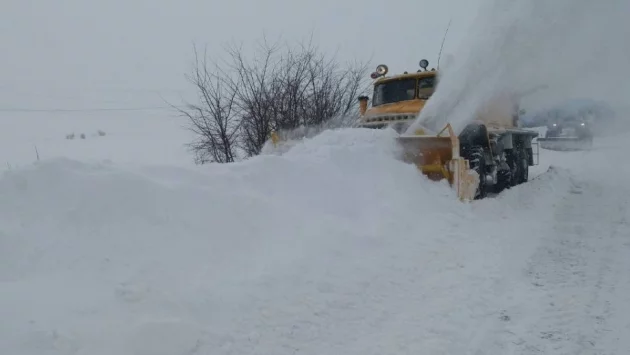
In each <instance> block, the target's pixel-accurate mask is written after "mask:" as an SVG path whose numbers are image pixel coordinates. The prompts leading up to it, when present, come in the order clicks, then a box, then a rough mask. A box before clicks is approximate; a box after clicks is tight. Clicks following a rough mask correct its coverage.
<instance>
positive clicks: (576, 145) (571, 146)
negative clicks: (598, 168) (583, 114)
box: [538, 137, 593, 151]
mask: <svg viewBox="0 0 630 355" xmlns="http://www.w3.org/2000/svg"><path fill="white" fill-rule="evenodd" d="M538 143H539V144H540V147H541V148H543V149H547V150H559V151H575V150H588V149H591V147H592V146H593V142H592V141H591V140H588V139H581V138H577V137H548V138H538Z"/></svg>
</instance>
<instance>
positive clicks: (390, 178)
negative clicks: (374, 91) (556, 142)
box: [0, 120, 630, 355]
mask: <svg viewBox="0 0 630 355" xmlns="http://www.w3.org/2000/svg"><path fill="white" fill-rule="evenodd" d="M70 123H72V125H69V123H68V122H65V123H63V121H56V122H55V123H54V124H52V123H51V124H49V125H48V127H47V128H46V126H44V125H42V124H39V125H33V122H25V121H17V120H16V121H13V122H10V123H6V122H5V124H6V127H5V128H7V129H3V130H2V132H0V133H1V134H2V140H1V142H2V145H3V146H2V147H3V149H2V154H3V156H2V158H3V159H4V160H6V161H7V162H8V163H10V165H11V168H10V169H9V168H7V171H6V172H5V174H4V176H3V177H2V178H1V179H0V319H2V322H0V350H1V353H2V354H5V353H6V354H23V355H30V354H37V355H40V354H64V355H65V354H81V355H87V354H90V355H106V354H107V355H109V354H117V355H127V354H129V355H132V354H133V355H162V354H164V355H167V354H168V355H173V354H239V355H241V354H318V355H319V354H348V355H350V354H357V355H358V354H361V355H367V354H375V355H376V354H379V355H380V354H579V353H583V354H627V353H629V352H630V339H628V337H627V336H625V335H627V334H628V332H629V331H630V306H629V305H630V302H629V301H630V258H628V257H627V255H628V253H630V227H629V226H630V224H629V221H628V219H629V217H630V214H629V213H630V210H629V206H628V203H629V202H628V201H630V188H629V187H628V185H627V181H628V178H630V168H629V167H628V166H627V164H625V163H624V162H625V159H624V156H623V151H622V150H620V149H618V148H619V147H623V146H624V144H625V140H623V139H621V138H619V139H617V140H611V141H606V142H600V141H596V145H597V147H596V149H594V150H593V151H590V152H568V153H560V152H549V151H545V150H540V153H541V155H540V165H538V166H537V167H535V169H534V172H535V173H536V174H535V175H536V176H535V178H533V179H532V181H530V182H529V183H527V184H525V185H521V186H518V187H516V188H513V189H511V190H509V191H506V192H504V193H502V194H500V195H499V196H497V197H495V198H490V199H486V200H482V201H475V202H474V203H470V204H464V203H459V202H458V201H456V199H455V198H454V196H453V193H452V191H451V190H450V189H449V188H448V187H447V186H445V185H443V184H439V183H432V182H428V181H427V180H426V179H424V177H423V176H421V175H420V174H419V173H418V172H417V171H416V169H415V168H414V167H412V166H410V165H406V164H404V163H402V162H399V161H397V160H395V159H394V158H393V157H394V154H395V151H396V146H395V145H394V144H393V141H392V135H391V132H389V131H377V130H340V131H335V132H324V133H322V134H321V135H319V136H317V137H315V138H313V139H310V140H307V141H305V142H304V143H303V144H298V145H296V146H295V147H294V148H293V149H292V150H290V151H289V152H288V153H286V154H284V155H282V156H275V155H267V156H260V157H257V158H254V159H251V160H249V161H246V162H242V163H238V164H233V165H208V166H201V167H198V166H193V165H192V164H190V161H191V160H190V156H189V155H187V154H186V153H185V150H183V149H184V148H183V147H182V145H183V144H185V143H186V142H187V141H186V139H185V138H186V134H185V133H182V132H179V131H177V128H176V127H175V126H174V125H173V122H170V121H169V122H166V121H164V122H161V123H155V122H153V123H152V126H151V129H147V128H146V127H139V128H138V127H136V126H134V125H133V124H131V123H128V125H129V126H125V125H124V124H122V123H121V124H119V125H118V126H116V127H114V126H106V125H105V123H104V122H94V124H92V125H89V126H88V125H87V124H86V125H84V126H80V127H79V123H78V122H70ZM84 123H85V122H83V123H81V124H84ZM146 126H148V125H146ZM50 127H55V128H54V130H53V129H52V128H50ZM71 127H72V128H71ZM99 129H100V130H103V131H105V132H106V135H105V136H98V134H97V135H96V136H95V137H91V136H89V137H86V139H85V140H81V139H76V138H75V139H74V140H66V139H65V134H66V133H71V132H72V131H74V132H75V133H77V135H78V134H80V132H85V133H86V134H87V135H90V134H92V133H96V131H97V130H99ZM622 138H623V137H622ZM35 145H36V146H37V147H38V151H39V154H40V157H41V160H40V161H39V162H37V163H36V164H33V161H34V160H35V158H34V157H35V153H34V150H32V149H33V148H32V147H33V146H35ZM11 149H16V151H15V154H12V152H11V151H10V150H11ZM180 163H181V164H180ZM186 164H189V165H188V166H186Z"/></svg>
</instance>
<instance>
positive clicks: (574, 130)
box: [538, 117, 593, 151]
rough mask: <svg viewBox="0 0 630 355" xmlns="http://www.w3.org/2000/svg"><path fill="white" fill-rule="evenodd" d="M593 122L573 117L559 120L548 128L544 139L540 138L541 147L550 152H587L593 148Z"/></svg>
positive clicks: (585, 118) (584, 118)
mask: <svg viewBox="0 0 630 355" xmlns="http://www.w3.org/2000/svg"><path fill="white" fill-rule="evenodd" d="M591 125H592V120H590V119H588V118H587V117H579V118H578V117H573V118H569V119H564V120H557V121H554V122H553V123H551V124H550V125H549V126H548V127H547V133H545V137H544V138H538V142H539V144H540V147H541V148H543V149H548V150H560V151H568V150H587V149H591V148H592V147H593V131H592V130H591Z"/></svg>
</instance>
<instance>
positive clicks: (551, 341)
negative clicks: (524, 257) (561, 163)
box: [508, 182, 630, 354]
mask: <svg viewBox="0 0 630 355" xmlns="http://www.w3.org/2000/svg"><path fill="white" fill-rule="evenodd" d="M621 192H623V193H621ZM628 196H630V191H616V190H614V189H612V188H611V186H606V185H603V184H601V183H597V182H589V183H584V184H582V186H581V188H579V189H574V190H572V193H571V194H569V195H568V196H567V197H566V198H565V199H564V200H563V201H562V203H560V204H559V206H558V208H557V210H556V215H555V218H556V224H555V226H554V228H553V229H552V230H550V231H549V234H548V235H547V236H544V237H543V243H542V244H541V246H540V247H539V248H538V250H537V251H536V252H535V253H534V255H533V256H532V259H531V261H530V265H529V267H528V268H527V270H526V271H527V274H528V275H529V279H530V281H531V287H530V292H528V293H533V294H534V295H535V297H536V299H537V301H536V302H533V303H527V304H525V305H521V306H520V309H521V316H522V321H524V322H522V321H521V323H518V322H515V324H513V325H510V327H509V328H508V329H509V332H510V333H511V334H513V336H512V340H511V343H512V346H511V347H512V351H511V353H515V354H626V353H630V348H628V347H627V344H626V345H622V344H620V343H619V340H620V339H621V337H619V336H616V335H615V333H617V334H619V335H621V334H623V332H624V329H626V331H627V329H628V328H627V327H628V324H630V321H629V320H628V316H629V315H630V314H628V312H627V310H624V308H625V307H626V304H627V303H626V302H627V301H626V300H624V299H623V298H624V297H625V298H626V299H627V298H628V296H625V295H627V294H628V292H627V291H628V290H629V289H627V288H617V287H616V285H619V284H622V283H623V282H625V284H624V285H626V286H627V285H629V284H630V283H629V282H628V279H629V277H630V262H629V261H627V260H628V257H627V255H628V252H630V247H629V245H628V237H629V236H630V233H629V232H630V230H629V229H628V224H627V215H628V212H629V211H628ZM624 291H625V293H624ZM620 296H622V297H620ZM524 302H526V301H524ZM612 322H616V324H617V326H616V328H612V327H611V324H612ZM613 350H619V351H613Z"/></svg>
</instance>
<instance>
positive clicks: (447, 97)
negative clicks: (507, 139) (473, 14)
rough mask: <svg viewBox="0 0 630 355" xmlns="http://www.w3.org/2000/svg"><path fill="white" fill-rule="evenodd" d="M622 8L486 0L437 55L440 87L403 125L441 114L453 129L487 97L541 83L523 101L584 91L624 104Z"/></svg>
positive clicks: (586, 1) (614, 0) (539, 103)
mask: <svg viewBox="0 0 630 355" xmlns="http://www.w3.org/2000/svg"><path fill="white" fill-rule="evenodd" d="M628 14H630V2H628V1H627V0H607V1H590V0H554V1H531V0H487V1H485V2H484V3H483V4H482V6H481V11H480V12H479V15H478V17H477V18H476V19H475V20H474V22H473V23H474V25H473V26H472V28H471V31H470V32H469V36H468V38H467V39H465V40H463V41H462V42H461V43H462V46H460V47H459V48H457V50H456V52H455V53H454V55H453V56H452V57H450V58H449V57H447V58H446V59H447V60H446V61H443V62H442V65H441V66H440V67H441V69H442V70H443V72H444V76H443V78H442V79H441V84H440V88H439V89H438V90H437V91H436V93H435V94H434V95H433V97H432V100H431V101H430V102H429V103H428V104H427V106H426V107H425V108H424V110H423V111H422V112H421V114H420V115H419V117H418V119H417V121H416V122H414V124H413V125H412V126H411V127H410V128H409V132H412V131H413V130H415V129H416V128H417V127H418V126H419V125H420V126H424V127H426V128H429V129H431V130H439V129H441V128H442V127H443V126H444V125H445V124H446V123H448V122H451V123H452V124H453V125H454V127H455V128H456V130H457V129H460V128H462V127H463V126H464V125H465V124H466V122H468V121H469V120H471V119H473V113H474V112H475V111H476V110H477V109H479V108H480V106H481V105H483V103H484V102H487V100H489V99H491V98H493V97H497V95H499V94H504V93H516V94H518V93H520V92H524V91H528V90H530V89H540V90H538V91H536V92H534V93H532V94H530V95H529V96H525V97H523V99H522V100H521V107H522V108H526V109H539V108H544V107H547V106H550V105H557V104H558V103H561V102H564V101H567V100H572V99H576V98H585V99H595V100H600V101H603V102H605V103H607V104H608V105H610V106H611V107H614V108H615V109H616V110H617V111H618V112H619V111H624V112H625V110H627V107H625V105H626V102H627V97H628V94H630V82H629V81H628V80H627V78H628V77H630V68H629V62H628V58H630V42H629V41H628V37H629V36H630V26H629V25H628V18H627V17H628ZM447 42H448V38H447ZM443 60H444V59H443Z"/></svg>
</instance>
